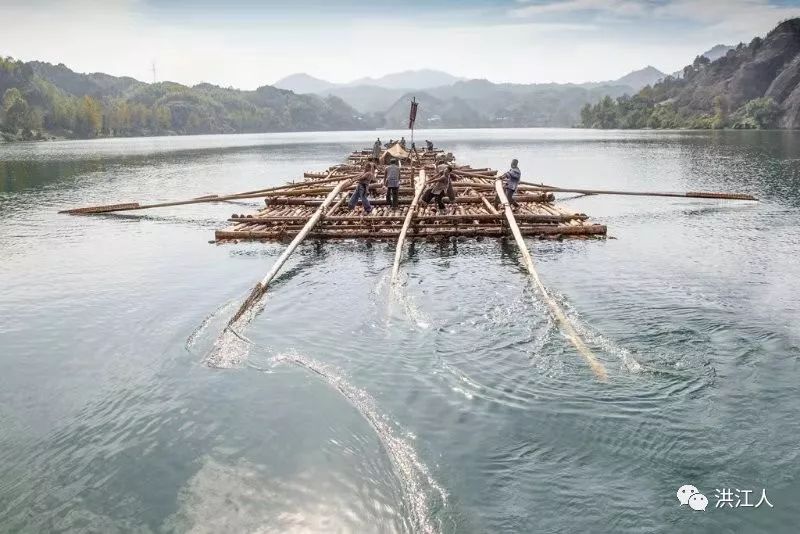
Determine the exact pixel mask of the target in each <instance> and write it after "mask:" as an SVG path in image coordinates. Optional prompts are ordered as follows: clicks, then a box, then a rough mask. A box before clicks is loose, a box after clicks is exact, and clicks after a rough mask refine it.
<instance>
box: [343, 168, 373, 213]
mask: <svg viewBox="0 0 800 534" xmlns="http://www.w3.org/2000/svg"><path fill="white" fill-rule="evenodd" d="M374 177H375V164H374V163H367V164H366V165H365V166H364V172H362V173H361V175H360V176H359V177H358V178H357V179H356V180H357V184H356V190H355V191H354V192H353V194H352V196H351V197H350V201H349V202H348V203H347V205H348V206H349V207H350V209H351V210H353V209H355V207H356V204H358V201H359V200H361V203H362V204H363V206H364V212H365V213H367V214H369V213H370V212H371V211H372V205H371V204H370V203H369V184H370V183H371V182H372V179H373V178H374Z"/></svg>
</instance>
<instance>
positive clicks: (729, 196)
mask: <svg viewBox="0 0 800 534" xmlns="http://www.w3.org/2000/svg"><path fill="white" fill-rule="evenodd" d="M520 183H521V184H524V185H526V186H528V187H527V188H526V189H528V190H530V189H531V188H534V189H537V190H539V191H548V192H551V193H583V194H584V195H630V196H638V197H680V198H719V199H724V200H758V199H757V198H756V197H754V196H752V195H747V194H744V193H711V192H705V191H688V192H685V193H683V192H658V191H656V192H650V191H611V190H607V189H577V188H570V187H555V186H550V185H539V184H532V183H529V182H520Z"/></svg>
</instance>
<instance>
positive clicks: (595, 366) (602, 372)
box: [494, 179, 608, 380]
mask: <svg viewBox="0 0 800 534" xmlns="http://www.w3.org/2000/svg"><path fill="white" fill-rule="evenodd" d="M494 186H495V190H496V191H497V196H498V197H499V198H500V202H501V203H502V204H503V210H504V211H505V214H506V219H507V220H508V225H509V226H510V227H511V232H512V233H513V234H514V239H515V240H516V241H517V246H518V247H519V250H520V252H521V253H522V258H523V260H524V263H525V267H527V268H528V273H529V274H530V275H531V278H532V279H533V282H534V284H535V285H536V286H537V287H538V288H539V291H540V292H541V294H542V298H543V299H544V301H545V303H546V304H547V306H548V307H549V308H550V312H551V313H552V314H553V316H554V317H555V318H556V321H557V322H558V324H559V325H560V326H561V330H562V331H563V332H564V334H566V336H567V338H568V339H569V340H570V341H571V342H572V344H573V345H574V346H575V348H576V349H578V352H579V353H580V354H581V356H583V358H584V359H585V360H586V363H588V364H589V367H591V368H592V371H593V372H594V374H595V376H596V377H597V378H599V379H600V380H607V379H608V374H607V373H606V369H605V367H604V366H603V364H602V363H600V361H598V359H597V358H596V357H595V356H594V354H592V351H591V350H589V347H587V346H586V344H585V343H584V342H583V340H582V339H581V337H580V335H578V332H577V330H575V327H574V326H573V325H572V323H571V322H570V320H569V318H568V317H567V315H566V314H565V313H564V311H563V310H562V309H561V307H560V306H559V305H558V303H557V302H556V301H555V300H554V299H553V298H552V297H551V296H550V295H549V294H548V293H547V289H545V287H544V284H543V283H542V280H541V279H540V278H539V274H538V273H537V272H536V267H534V265H533V258H532V257H531V253H530V251H529V250H528V246H527V245H526V244H525V240H524V239H523V238H522V234H521V233H520V231H519V227H518V226H517V221H516V220H515V219H514V212H513V211H512V210H511V204H509V202H508V198H507V197H506V192H505V191H504V190H503V182H502V180H499V179H498V180H496V181H495V183H494Z"/></svg>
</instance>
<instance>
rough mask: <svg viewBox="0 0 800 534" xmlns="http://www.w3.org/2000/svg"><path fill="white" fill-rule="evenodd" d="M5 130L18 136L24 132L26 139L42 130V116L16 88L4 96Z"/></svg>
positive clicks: (9, 90)
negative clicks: (19, 132)
mask: <svg viewBox="0 0 800 534" xmlns="http://www.w3.org/2000/svg"><path fill="white" fill-rule="evenodd" d="M3 115H4V117H5V120H4V128H5V130H6V131H9V132H11V133H14V134H16V133H17V132H18V131H20V130H22V134H23V136H24V137H31V136H32V135H33V132H34V131H38V130H40V129H41V128H42V118H41V114H40V113H38V112H37V111H36V110H35V109H33V108H31V107H30V106H29V105H28V101H27V100H25V97H24V96H22V93H21V92H20V90H19V89H17V88H16V87H12V88H10V89H6V92H5V93H4V94H3Z"/></svg>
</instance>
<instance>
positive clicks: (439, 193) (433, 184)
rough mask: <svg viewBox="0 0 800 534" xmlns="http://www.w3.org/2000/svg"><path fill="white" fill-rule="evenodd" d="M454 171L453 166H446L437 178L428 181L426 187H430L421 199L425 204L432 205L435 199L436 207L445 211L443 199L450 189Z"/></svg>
mask: <svg viewBox="0 0 800 534" xmlns="http://www.w3.org/2000/svg"><path fill="white" fill-rule="evenodd" d="M452 170H453V167H452V166H451V165H446V166H444V169H442V171H441V172H440V173H439V174H438V175H437V176H436V177H435V178H431V179H430V180H428V182H427V183H426V185H429V186H430V187H429V188H428V189H427V191H425V192H424V193H423V194H422V199H421V200H422V202H423V203H424V204H430V203H431V201H432V200H433V199H434V198H435V199H436V206H437V207H438V208H439V209H440V210H444V209H445V205H444V200H443V197H444V194H445V193H446V192H447V190H448V188H449V187H450V171H452Z"/></svg>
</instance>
